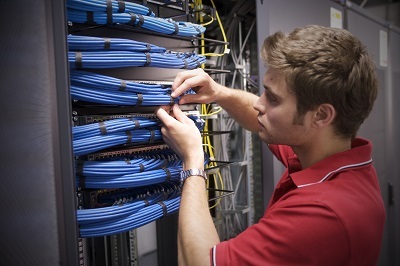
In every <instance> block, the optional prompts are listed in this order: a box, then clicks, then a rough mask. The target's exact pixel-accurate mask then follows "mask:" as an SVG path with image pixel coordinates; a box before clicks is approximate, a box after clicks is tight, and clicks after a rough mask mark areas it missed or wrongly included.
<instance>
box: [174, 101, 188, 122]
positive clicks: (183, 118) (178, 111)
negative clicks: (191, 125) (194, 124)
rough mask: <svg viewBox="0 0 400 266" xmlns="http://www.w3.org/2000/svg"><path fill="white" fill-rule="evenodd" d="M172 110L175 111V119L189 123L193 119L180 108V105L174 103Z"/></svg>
mask: <svg viewBox="0 0 400 266" xmlns="http://www.w3.org/2000/svg"><path fill="white" fill-rule="evenodd" d="M172 112H173V113H174V116H175V119H176V120H178V121H179V122H182V123H185V124H186V123H188V122H190V121H192V120H191V119H190V118H189V117H187V116H186V115H185V114H184V113H183V112H182V110H181V109H180V108H179V105H177V104H174V106H173V107H172Z"/></svg>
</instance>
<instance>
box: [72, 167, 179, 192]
mask: <svg viewBox="0 0 400 266" xmlns="http://www.w3.org/2000/svg"><path fill="white" fill-rule="evenodd" d="M181 170H182V167H181V166H175V167H164V168H162V169H155V170H149V171H146V172H139V173H133V174H126V175H119V176H107V177H104V176H85V177H79V176H78V177H77V178H76V185H77V186H78V187H82V188H102V189H103V188H132V187H143V186H148V185H154V184H159V183H162V182H166V181H174V182H176V183H179V181H180V171H181Z"/></svg>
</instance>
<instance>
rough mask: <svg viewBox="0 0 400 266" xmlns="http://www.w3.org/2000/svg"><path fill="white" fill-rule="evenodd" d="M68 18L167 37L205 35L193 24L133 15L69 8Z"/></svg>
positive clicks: (79, 21) (132, 13) (77, 21)
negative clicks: (139, 30)
mask: <svg viewBox="0 0 400 266" xmlns="http://www.w3.org/2000/svg"><path fill="white" fill-rule="evenodd" d="M67 18H68V20H69V21H71V22H74V23H87V24H100V25H108V24H113V23H119V24H127V25H131V26H134V27H140V28H143V29H146V30H149V31H154V32H158V33H162V34H167V35H177V36H184V37H192V36H198V35H200V34H203V33H204V32H205V30H206V28H205V27H203V26H201V25H199V24H194V23H191V22H182V21H179V22H176V21H174V20H172V19H164V18H158V17H150V16H144V15H140V14H135V13H134V12H131V13H111V14H110V13H107V12H90V13H89V12H86V11H80V10H76V9H71V8H67Z"/></svg>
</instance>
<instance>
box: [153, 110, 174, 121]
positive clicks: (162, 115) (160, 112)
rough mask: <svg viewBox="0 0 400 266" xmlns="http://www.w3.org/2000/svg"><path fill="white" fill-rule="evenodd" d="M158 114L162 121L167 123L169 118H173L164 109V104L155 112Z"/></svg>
mask: <svg viewBox="0 0 400 266" xmlns="http://www.w3.org/2000/svg"><path fill="white" fill-rule="evenodd" d="M154 113H155V114H156V116H157V117H158V118H159V119H160V120H161V122H163V123H165V122H166V121H168V119H171V116H170V115H169V114H168V113H167V112H166V111H165V110H164V108H163V107H162V106H160V107H158V108H157V109H156V110H155V112H154Z"/></svg>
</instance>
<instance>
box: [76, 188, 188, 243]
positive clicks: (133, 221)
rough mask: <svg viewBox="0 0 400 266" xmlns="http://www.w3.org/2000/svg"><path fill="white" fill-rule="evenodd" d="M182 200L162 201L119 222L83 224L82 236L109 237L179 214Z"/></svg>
mask: <svg viewBox="0 0 400 266" xmlns="http://www.w3.org/2000/svg"><path fill="white" fill-rule="evenodd" d="M180 200H181V198H180V196H178V197H176V198H173V199H169V200H165V201H160V202H159V203H156V204H153V205H150V206H148V207H145V208H142V209H140V210H139V211H137V212H135V213H133V214H130V215H129V216H127V217H124V218H122V219H121V220H118V221H112V222H109V223H106V222H99V223H96V224H90V225H85V224H81V225H80V226H79V232H80V236H81V237H84V238H85V237H97V236H107V235H113V234H118V233H122V232H126V231H129V230H133V229H136V228H138V227H140V226H143V225H145V224H148V223H150V222H153V221H155V220H157V219H159V218H161V217H163V216H165V215H168V214H171V213H175V212H177V211H178V209H179V205H180Z"/></svg>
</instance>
